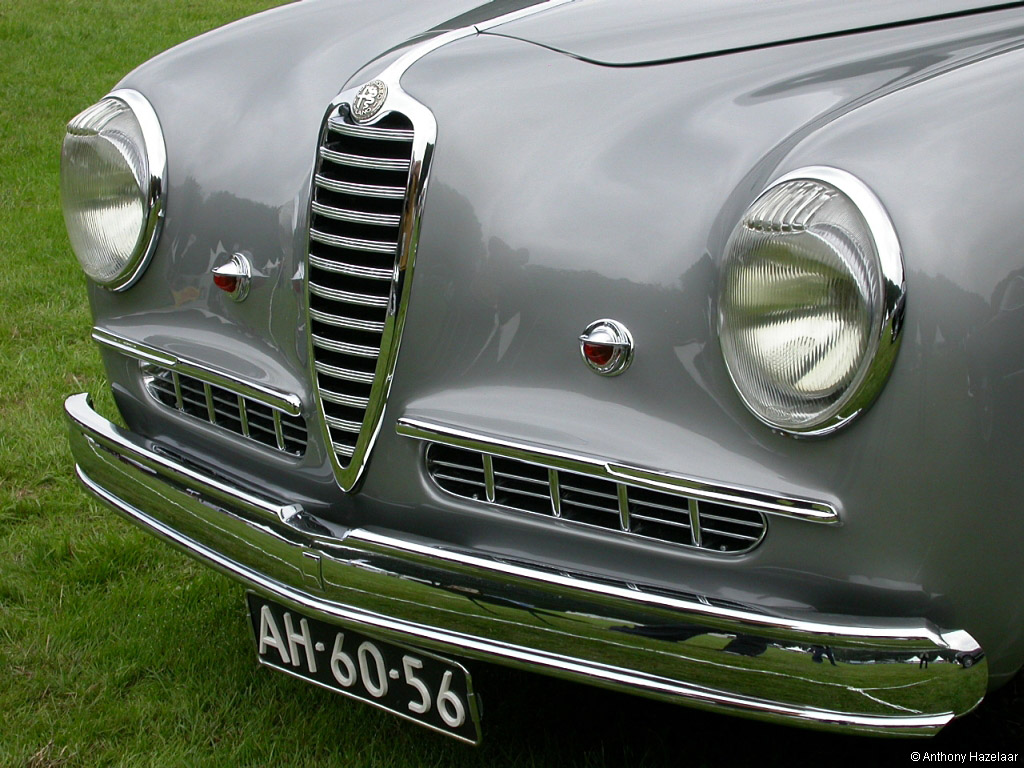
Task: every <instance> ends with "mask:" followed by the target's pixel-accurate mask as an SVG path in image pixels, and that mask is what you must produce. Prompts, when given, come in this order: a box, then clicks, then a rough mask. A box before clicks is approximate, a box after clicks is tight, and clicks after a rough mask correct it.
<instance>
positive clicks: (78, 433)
mask: <svg viewBox="0 0 1024 768" xmlns="http://www.w3.org/2000/svg"><path fill="white" fill-rule="evenodd" d="M65 413H66V415H67V419H68V423H69V427H70V439H71V448H72V453H73V455H74V459H75V463H76V473H77V475H78V478H79V479H80V481H81V482H82V483H83V485H84V486H85V488H86V490H88V491H89V492H90V493H92V494H93V495H94V496H96V497H97V498H98V499H100V500H101V501H102V502H104V503H105V504H107V505H108V506H110V507H111V508H112V509H114V510H115V511H117V512H119V513H120V514H122V515H124V516H125V517H127V518H128V519H129V520H131V521H133V522H135V523H136V524H138V525H140V526H141V527H142V528H144V529H145V530H147V531H149V532H150V533H153V534H154V535H156V536H158V537H160V538H163V539H164V540H166V541H168V542H170V543H171V544H173V545H174V546H176V547H178V548H180V549H182V550H183V551H185V552H186V553H187V554H189V555H191V556H193V557H195V558H197V559H198V560H200V561H202V562H204V563H205V564H207V565H210V566H212V567H214V568H217V569H218V570H220V571H222V572H224V573H226V574H228V575H229V576H231V577H232V578H235V579H237V580H238V581H240V582H242V583H243V584H245V585H247V586H249V587H250V588H252V589H255V590H257V591H258V592H260V593H261V594H263V595H266V596H268V597H271V598H272V599H274V600H276V601H278V602H281V603H282V604H284V605H286V606H290V607H291V609H292V610H296V611H299V612H302V613H304V614H306V615H310V616H314V617H316V618H319V619H321V620H324V621H328V622H332V623H334V624H336V625H338V626H341V627H344V626H352V627H358V628H361V629H362V630H363V631H367V632H371V633H374V634H379V635H380V636H381V637H384V638H388V639H391V640H393V641H395V642H405V643H411V644H414V645H419V646H422V647H424V648H428V649H432V650H436V651H440V652H447V653H454V654H456V655H458V656H463V657H469V658H476V659H481V660H485V661H489V662H497V663H502V664H506V665H509V666H514V667H518V668H523V669H528V670H532V671H535V672H542V673H545V674H550V675H553V676H557V677H562V678H566V679H571V680H577V681H581V682H585V683H589V684H592V685H598V686H602V687H608V688H613V689H617V690H623V691H626V692H630V693H634V694H639V695H643V696H647V697H650V698H655V699H659V700H663V701H670V702H675V703H686V704H690V705H693V706H697V707H702V708H707V709H713V710H717V711H725V712H730V713H733V714H746V715H749V716H754V717H758V718H762V719H766V720H770V721H776V722H788V723H790V724H803V725H811V726H813V727H819V728H826V729H832V730H839V731H849V732H871V733H877V734H888V735H896V736H900V735H902V736H921V735H929V734H934V733H935V732H936V731H937V730H938V729H940V728H942V727H943V726H944V725H946V724H947V723H948V722H950V721H951V720H952V719H953V718H954V717H956V716H959V715H962V714H965V713H966V712H968V711H970V710H971V709H973V708H974V707H975V706H976V705H977V703H978V702H980V700H981V698H982V696H983V695H984V693H985V689H986V686H987V683H988V661H987V659H986V658H985V656H984V653H983V652H982V649H981V648H980V647H979V646H978V644H977V643H976V642H975V641H974V639H973V638H972V637H971V636H970V635H969V634H968V633H967V632H965V631H962V630H942V629H939V628H937V627H935V626H934V625H932V624H930V623H928V622H926V621H924V620H921V619H893V618H873V617H858V616H830V615H823V614H813V613H806V614H785V613H783V612H781V611H779V610H778V609H772V610H771V612H768V611H765V610H763V609H760V608H757V607H753V606H745V605H740V604H737V603H725V602H722V601H719V600H716V599H714V598H712V597H707V596H701V595H694V594H688V593H685V592H681V591H668V590H665V589H654V588H650V587H645V586H644V585H643V584H636V583H627V582H624V581H621V580H616V579H609V578H606V577H598V576H589V575H586V574H579V573H572V572H565V571H564V570H559V569H556V568H550V567H545V566H542V565H535V564H529V563H520V562H516V561H510V560H509V559H504V558H502V557H500V556H498V555H496V554H495V555H492V554H488V553H483V552H476V551H467V550H459V549H453V548H450V547H446V546H444V545H442V544H440V543H437V542H429V541H424V540H412V539H410V538H408V537H405V536H403V535H402V534H398V533H389V532H383V531H368V530H364V529H354V530H348V531H344V532H341V531H340V530H339V529H337V528H335V529H331V528H329V527H328V526H327V525H326V524H324V523H323V522H322V521H318V520H317V519H316V518H314V517H312V516H311V515H309V514H308V513H306V512H304V511H303V510H302V508H301V507H298V506H296V505H281V504H278V503H275V502H274V501H271V500H268V499H263V498H261V497H259V496H257V495H255V494H254V493H252V492H249V491H246V490H243V489H240V488H236V487H233V486H231V485H229V484H228V483H227V482H226V481H224V480H220V479H216V478H213V477H210V476H207V475H204V474H202V473H201V472H198V471H196V470H194V469H190V468H188V467H186V466H184V465H182V464H180V463H179V462H177V461H175V460H174V459H172V458H171V457H169V456H166V455H164V454H162V453H158V452H157V451H155V450H153V446H152V444H151V443H149V442H148V441H146V440H145V439H143V438H142V437H140V436H137V435H133V434H131V433H129V432H127V431H125V430H123V429H121V428H119V427H116V426H115V425H113V424H111V423H110V422H108V421H106V420H105V419H103V418H102V417H100V416H98V415H97V414H96V413H95V412H94V411H92V409H91V407H90V404H89V402H88V395H86V394H82V395H73V396H72V397H70V398H68V400H67V401H66V402H65ZM311 553H312V554H313V555H315V556H316V557H317V558H318V559H319V561H320V564H321V571H320V573H321V576H322V585H323V588H322V589H320V588H319V587H316V588H315V591H312V590H313V589H314V587H311V586H310V585H309V582H308V579H307V576H306V573H307V569H306V567H305V561H306V560H307V559H308V558H309V556H310V554H311ZM496 609H497V610H496ZM666 627H680V628H684V629H685V630H686V631H685V632H683V631H682V630H681V634H680V635H679V636H678V637H675V636H672V637H666V636H664V633H663V632H662V634H660V635H659V634H658V630H659V629H660V630H664V628H666ZM707 635H713V636H714V637H716V638H720V639H721V641H722V642H715V643H706V642H702V640H703V638H704V637H705V636H707ZM739 637H743V638H745V639H746V640H747V641H751V640H753V641H755V642H759V643H764V645H765V647H766V648H770V651H771V652H770V653H764V654H760V655H758V656H756V657H749V658H744V659H742V660H741V661H742V663H738V662H737V657H736V656H735V655H733V654H731V653H729V652H728V651H727V650H725V649H724V647H727V644H728V643H729V642H730V641H731V640H732V639H735V638H739ZM691 638H696V642H690V639H691ZM723 646H724V647H723ZM824 647H828V648H829V650H830V651H832V652H833V653H834V655H835V656H836V658H837V659H838V661H839V664H838V665H837V666H835V667H833V666H831V665H830V664H811V663H809V662H810V661H811V658H810V657H811V656H812V655H813V654H814V653H815V652H819V653H820V651H816V649H821V648H824ZM922 653H928V654H934V655H933V656H932V658H933V659H941V660H942V661H943V662H944V663H941V664H940V663H933V664H931V665H930V666H929V667H928V668H922V667H921V666H920V665H919V664H918V663H917V661H916V659H917V658H918V657H919V655H920V654H922ZM847 661H855V662H857V663H856V664H853V663H847ZM950 665H952V666H953V671H952V673H951V671H950ZM909 673H913V675H912V678H910V679H911V680H912V682H911V684H910V685H908V684H907V681H908V674H909Z"/></svg>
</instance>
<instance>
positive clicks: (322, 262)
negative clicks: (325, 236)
mask: <svg viewBox="0 0 1024 768" xmlns="http://www.w3.org/2000/svg"><path fill="white" fill-rule="evenodd" d="M309 264H310V266H313V267H316V268H317V269H322V270H323V271H324V272H333V273H334V274H337V275H348V276H349V277H361V278H364V279H366V280H392V279H394V277H395V271H394V270H393V269H381V268H380V267H364V266H363V265H361V264H348V263H347V262H344V261H332V260H330V259H322V258H320V257H319V256H314V255H312V254H310V256H309Z"/></svg>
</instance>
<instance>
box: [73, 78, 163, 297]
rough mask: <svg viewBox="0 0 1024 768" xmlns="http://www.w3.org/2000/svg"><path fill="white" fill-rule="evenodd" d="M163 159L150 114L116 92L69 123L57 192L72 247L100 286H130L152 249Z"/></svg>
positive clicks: (138, 100)
mask: <svg viewBox="0 0 1024 768" xmlns="http://www.w3.org/2000/svg"><path fill="white" fill-rule="evenodd" d="M166 167H167V155H166V150H165V148H164V139H163V134H162V132H161V130H160V122H159V120H158V119H157V116H156V112H154V111H153V107H152V106H151V105H150V103H149V102H148V101H147V100H146V98H145V97H144V96H143V95H142V94H140V93H138V92H137V91H130V90H119V91H114V92H113V93H112V94H110V95H109V96H107V97H106V98H104V99H103V100H102V101H100V102H99V103H97V104H94V105H93V106H91V107H89V108H88V109H87V110H85V111H84V112H82V113H81V114H80V115H78V116H77V117H75V118H74V119H73V120H72V121H71V122H70V123H68V127H67V134H66V135H65V137H64V147H63V150H62V151H61V163H60V192H61V207H62V208H63V210H64V223H65V224H66V225H67V229H68V237H69V239H70V240H71V247H72V248H73V249H74V251H75V255H76V256H77V257H78V262H79V263H80V264H81V265H82V269H83V270H85V273H86V274H87V275H88V276H89V277H90V278H92V279H93V280H95V281H96V282H97V283H99V284H100V285H102V286H104V287H105V288H109V289H111V290H114V291H119V290H123V289H125V288H127V287H129V286H130V285H131V284H132V283H134V282H135V281H136V280H137V279H138V278H139V276H140V275H141V274H142V272H143V270H144V269H145V268H146V264H147V263H148V261H149V257H150V256H151V255H152V253H153V250H154V249H155V247H156V241H157V237H158V235H159V224H160V221H161V219H162V216H163V194H164V176H165V174H166Z"/></svg>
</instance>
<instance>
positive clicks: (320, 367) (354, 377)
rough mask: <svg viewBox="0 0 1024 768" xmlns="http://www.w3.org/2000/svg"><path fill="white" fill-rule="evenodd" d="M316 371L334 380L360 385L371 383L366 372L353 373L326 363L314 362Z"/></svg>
mask: <svg viewBox="0 0 1024 768" xmlns="http://www.w3.org/2000/svg"><path fill="white" fill-rule="evenodd" d="M316 370H317V371H318V372H320V373H323V374H326V375H327V376H333V377H334V378H336V379H344V380H345V381H355V382H359V383H361V384H372V383H373V374H372V373H367V372H366V371H353V370H351V369H349V368H341V367H339V366H337V365H328V364H327V363H321V362H320V361H319V360H317V361H316Z"/></svg>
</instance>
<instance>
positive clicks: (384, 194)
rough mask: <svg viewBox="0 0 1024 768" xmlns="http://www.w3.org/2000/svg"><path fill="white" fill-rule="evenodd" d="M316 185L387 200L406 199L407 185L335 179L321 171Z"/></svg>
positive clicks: (317, 176)
mask: <svg viewBox="0 0 1024 768" xmlns="http://www.w3.org/2000/svg"><path fill="white" fill-rule="evenodd" d="M316 185H317V186H318V187H320V188H322V189H326V190H329V191H331V192H339V193H341V194H343V195H356V196H357V197H380V198H383V199H385V200H404V199H405V187H387V186H382V185H379V184H356V183H355V182H353V181H335V180H334V179H329V178H327V177H326V176H322V175H320V174H319V173H318V174H317V175H316Z"/></svg>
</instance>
